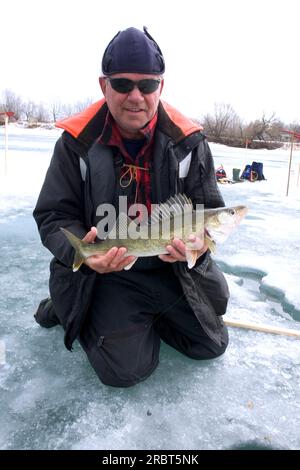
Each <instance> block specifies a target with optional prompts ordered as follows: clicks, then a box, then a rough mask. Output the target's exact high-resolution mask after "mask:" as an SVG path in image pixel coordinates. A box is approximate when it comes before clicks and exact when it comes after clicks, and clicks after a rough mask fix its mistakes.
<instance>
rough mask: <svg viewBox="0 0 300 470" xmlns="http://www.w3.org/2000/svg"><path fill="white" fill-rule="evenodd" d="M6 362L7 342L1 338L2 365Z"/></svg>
mask: <svg viewBox="0 0 300 470" xmlns="http://www.w3.org/2000/svg"><path fill="white" fill-rule="evenodd" d="M5 364H6V354H5V343H4V341H2V340H0V367H1V366H4V365H5Z"/></svg>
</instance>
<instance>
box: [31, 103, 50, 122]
mask: <svg viewBox="0 0 300 470" xmlns="http://www.w3.org/2000/svg"><path fill="white" fill-rule="evenodd" d="M34 118H35V120H36V121H37V122H49V113H48V110H47V108H46V107H45V105H44V104H43V103H39V104H38V105H37V106H36V110H35V114H34Z"/></svg>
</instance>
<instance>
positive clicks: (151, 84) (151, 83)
mask: <svg viewBox="0 0 300 470" xmlns="http://www.w3.org/2000/svg"><path fill="white" fill-rule="evenodd" d="M159 84H160V80H153V79H152V78H146V79H145V80H140V81H139V82H138V87H139V90H140V92H141V93H144V94H146V95H147V94H148V93H153V92H154V91H156V90H157V88H158V87H159Z"/></svg>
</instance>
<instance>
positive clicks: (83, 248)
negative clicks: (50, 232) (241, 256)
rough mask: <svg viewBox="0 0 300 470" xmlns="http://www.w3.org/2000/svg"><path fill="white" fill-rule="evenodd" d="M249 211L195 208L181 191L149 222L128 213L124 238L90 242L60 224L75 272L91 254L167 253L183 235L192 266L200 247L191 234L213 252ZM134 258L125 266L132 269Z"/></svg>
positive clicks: (188, 259) (120, 225)
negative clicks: (70, 248) (122, 251)
mask: <svg viewBox="0 0 300 470" xmlns="http://www.w3.org/2000/svg"><path fill="white" fill-rule="evenodd" d="M247 211H248V209H247V207H246V206H236V207H218V208H215V209H204V210H203V209H202V210H194V209H193V205H192V201H191V200H190V199H188V198H187V197H186V196H185V195H182V194H178V195H176V196H174V197H171V198H170V199H168V200H167V201H166V202H164V203H163V204H159V205H158V206H157V207H156V209H155V210H154V212H153V213H152V214H151V219H150V222H149V223H148V224H145V225H141V226H138V225H137V224H136V223H135V221H133V220H131V219H130V218H128V217H127V216H125V217H126V219H125V223H126V224H127V225H126V232H125V233H126V235H125V237H124V236H123V237H118V236H116V237H115V238H110V235H111V234H109V235H108V237H107V238H106V239H105V240H102V241H100V242H97V243H87V242H84V241H82V240H80V239H79V238H78V237H76V236H75V235H74V234H72V233H71V232H70V231H69V230H67V229H65V228H62V227H61V230H62V232H63V233H64V234H65V236H66V237H67V239H68V240H69V242H70V243H71V245H72V246H73V248H74V249H75V256H74V262H73V271H77V270H78V269H79V268H80V266H81V265H82V263H83V262H84V261H85V259H86V258H88V257H89V256H93V255H104V254H105V253H106V252H107V251H108V250H110V249H111V248H112V247H115V246H116V247H118V248H121V247H125V248H127V252H126V254H125V256H135V257H136V258H139V257H144V256H156V255H160V254H167V253H168V251H167V249H166V246H167V245H169V244H170V243H171V241H172V240H173V239H174V238H180V239H182V240H183V242H184V243H185V244H186V258H187V263H188V267H189V269H191V268H192V267H193V266H194V265H195V263H196V260H197V248H195V245H194V244H193V243H192V242H191V241H190V240H189V236H190V235H192V234H194V235H196V236H197V237H200V238H201V239H203V238H204V241H205V242H206V244H207V245H208V247H209V249H210V251H212V252H214V251H215V245H216V243H223V242H224V241H225V240H226V239H227V237H228V236H229V234H230V233H231V232H232V230H233V229H234V228H235V227H236V226H237V225H238V224H239V223H240V222H241V220H242V219H243V217H244V216H245V215H246V213H247ZM123 215H124V214H123ZM120 219H121V217H119V219H118V221H117V224H116V226H118V230H117V231H116V230H115V231H114V233H122V231H121V229H124V227H123V225H124V218H123V222H122V221H120ZM133 224H134V225H133ZM130 229H131V234H132V233H135V234H136V233H138V238H132V237H131V236H130V233H129V232H130ZM123 233H124V231H123ZM135 261H136V260H134V261H133V262H132V263H131V264H129V265H128V266H126V267H125V268H124V269H126V270H128V269H130V268H131V267H132V266H133V264H134V263H135Z"/></svg>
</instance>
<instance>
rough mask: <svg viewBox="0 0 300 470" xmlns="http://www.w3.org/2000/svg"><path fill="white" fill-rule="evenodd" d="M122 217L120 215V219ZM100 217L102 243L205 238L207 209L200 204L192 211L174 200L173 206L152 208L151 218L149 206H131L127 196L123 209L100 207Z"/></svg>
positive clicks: (121, 207) (109, 205) (122, 198)
mask: <svg viewBox="0 0 300 470" xmlns="http://www.w3.org/2000/svg"><path fill="white" fill-rule="evenodd" d="M117 214H118V215H117ZM96 216H97V217H98V218H100V220H99V222H98V223H97V236H98V238H100V239H105V238H107V237H108V238H110V239H113V240H115V239H122V240H124V239H128V238H130V239H132V240H137V239H144V240H148V239H151V240H157V239H166V240H168V239H170V238H172V237H174V236H176V237H178V238H182V239H183V238H184V237H186V236H188V235H191V234H192V233H197V236H200V237H201V236H203V233H204V205H203V204H197V205H196V207H195V209H193V210H191V205H190V204H182V203H180V202H177V201H175V200H174V203H172V204H170V203H168V204H151V211H150V214H149V212H148V209H147V206H146V205H144V204H140V203H135V204H132V205H130V206H129V208H128V202H127V196H119V206H118V207H117V208H116V207H115V206H114V205H112V204H109V203H107V204H100V205H99V206H98V207H97V211H96Z"/></svg>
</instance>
